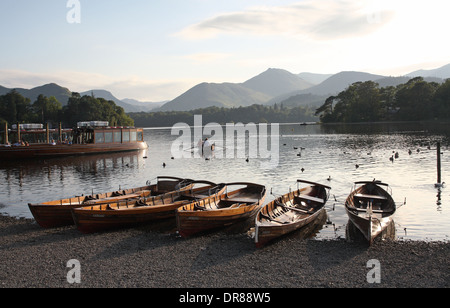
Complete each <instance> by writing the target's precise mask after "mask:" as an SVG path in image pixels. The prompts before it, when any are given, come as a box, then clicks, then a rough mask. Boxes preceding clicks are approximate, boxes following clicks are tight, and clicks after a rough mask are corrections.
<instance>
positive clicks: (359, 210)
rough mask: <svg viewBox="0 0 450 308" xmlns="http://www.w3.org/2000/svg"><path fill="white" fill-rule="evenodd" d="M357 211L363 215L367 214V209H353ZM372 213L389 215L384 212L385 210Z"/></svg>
mask: <svg viewBox="0 0 450 308" xmlns="http://www.w3.org/2000/svg"><path fill="white" fill-rule="evenodd" d="M353 209H354V210H355V211H357V212H361V213H366V212H367V209H360V208H357V207H355V208H353ZM372 213H374V214H384V213H388V211H383V210H372Z"/></svg>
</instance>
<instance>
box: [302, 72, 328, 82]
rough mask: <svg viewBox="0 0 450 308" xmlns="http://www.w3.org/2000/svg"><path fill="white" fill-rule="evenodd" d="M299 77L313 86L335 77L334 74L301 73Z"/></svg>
mask: <svg viewBox="0 0 450 308" xmlns="http://www.w3.org/2000/svg"><path fill="white" fill-rule="evenodd" d="M298 76H299V77H300V78H302V79H303V80H305V81H307V82H309V83H310V84H312V85H318V84H321V83H322V82H324V81H325V80H327V79H328V78H330V77H331V76H333V74H314V73H300V74H298Z"/></svg>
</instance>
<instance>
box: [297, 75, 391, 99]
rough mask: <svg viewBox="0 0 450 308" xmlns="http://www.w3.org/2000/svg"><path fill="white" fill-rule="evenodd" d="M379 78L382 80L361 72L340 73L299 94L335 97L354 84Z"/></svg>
mask: <svg viewBox="0 0 450 308" xmlns="http://www.w3.org/2000/svg"><path fill="white" fill-rule="evenodd" d="M381 78H384V76H381V75H374V74H369V73H363V72H340V73H337V74H335V75H333V76H331V77H330V78H328V79H327V80H325V81H324V82H322V83H321V84H319V85H317V86H314V87H311V88H309V89H307V90H304V91H302V93H301V94H306V93H311V94H314V95H335V94H337V93H339V92H342V91H343V90H345V89H346V88H348V87H349V86H350V85H352V84H353V83H355V82H358V81H362V82H366V81H369V80H377V79H381Z"/></svg>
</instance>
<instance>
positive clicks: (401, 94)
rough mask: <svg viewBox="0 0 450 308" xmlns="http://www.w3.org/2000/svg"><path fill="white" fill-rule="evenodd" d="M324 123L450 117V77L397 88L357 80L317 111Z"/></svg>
mask: <svg viewBox="0 0 450 308" xmlns="http://www.w3.org/2000/svg"><path fill="white" fill-rule="evenodd" d="M316 115H317V116H320V119H321V121H322V122H323V123H354V122H377V121H422V120H434V119H446V120H448V119H450V79H447V80H446V81H445V82H444V83H442V84H439V83H436V82H426V81H424V79H423V78H422V77H416V78H413V79H411V80H409V81H408V82H407V83H405V84H401V85H398V86H396V87H394V86H389V87H384V88H383V87H381V88H380V87H379V85H378V84H377V83H375V82H373V81H367V82H357V83H354V84H352V85H351V86H350V87H348V88H347V89H346V90H344V91H342V92H341V93H339V94H338V95H337V96H330V97H329V98H328V99H327V100H326V101H325V103H324V104H323V105H322V106H321V107H319V108H318V109H317V110H316Z"/></svg>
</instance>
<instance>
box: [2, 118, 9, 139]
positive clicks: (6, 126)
mask: <svg viewBox="0 0 450 308" xmlns="http://www.w3.org/2000/svg"><path fill="white" fill-rule="evenodd" d="M3 142H4V143H5V144H8V143H9V140H8V122H5V139H3Z"/></svg>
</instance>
